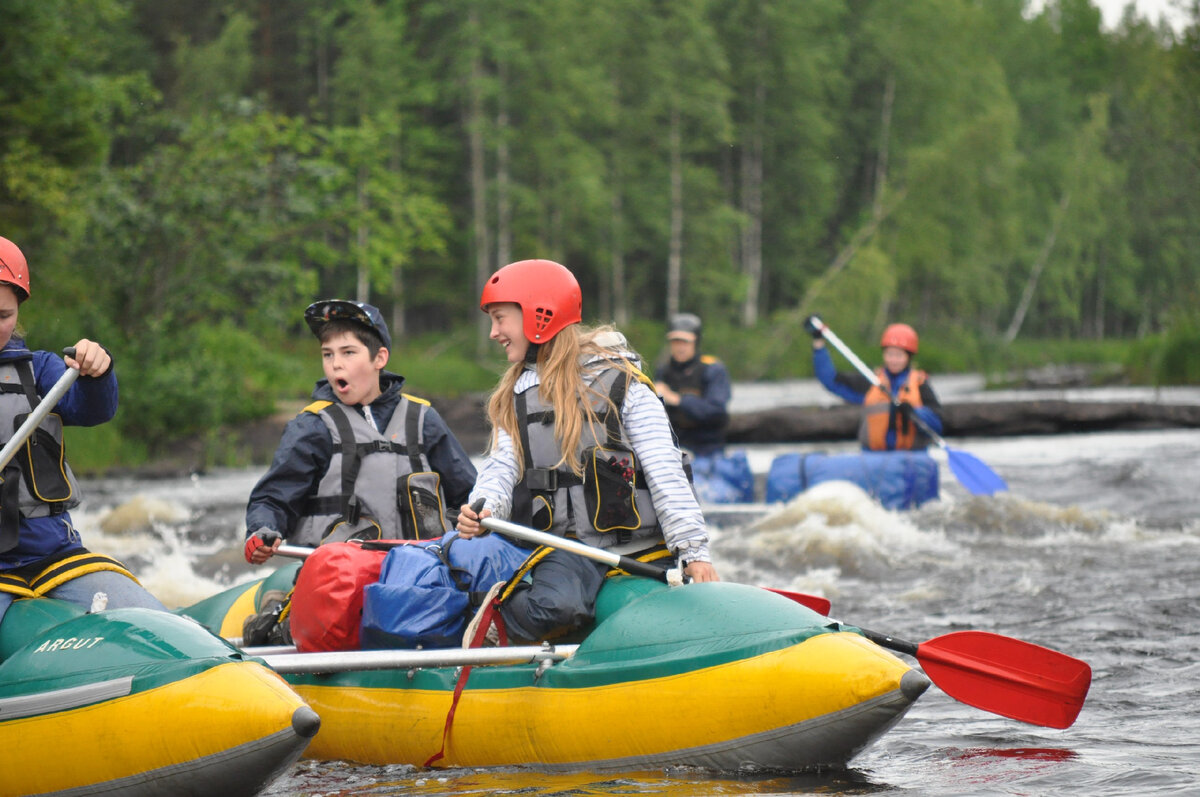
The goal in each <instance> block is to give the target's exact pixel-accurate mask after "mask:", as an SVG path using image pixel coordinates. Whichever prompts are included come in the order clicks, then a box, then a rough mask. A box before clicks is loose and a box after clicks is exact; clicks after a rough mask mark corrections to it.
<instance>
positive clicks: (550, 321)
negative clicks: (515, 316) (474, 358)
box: [479, 260, 583, 343]
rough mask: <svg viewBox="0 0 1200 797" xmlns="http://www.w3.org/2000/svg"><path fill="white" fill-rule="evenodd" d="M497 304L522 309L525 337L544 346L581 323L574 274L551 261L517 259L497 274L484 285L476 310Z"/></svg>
mask: <svg viewBox="0 0 1200 797" xmlns="http://www.w3.org/2000/svg"><path fill="white" fill-rule="evenodd" d="M496 302H513V303H514V304H518V305H520V306H521V313H522V314H523V315H524V327H525V337H526V338H528V339H529V341H530V342H531V343H545V342H546V341H548V340H550V339H551V338H553V337H554V336H555V335H557V334H558V333H559V332H561V331H562V330H563V329H565V328H566V327H567V326H568V325H570V324H578V323H579V322H580V321H582V320H583V293H582V292H581V291H580V290H579V281H578V280H576V279H575V275H574V274H572V273H571V272H570V271H569V270H567V267H566V266H561V265H559V264H558V263H555V262H554V261H553V260H519V261H517V262H516V263H509V264H508V265H507V266H505V267H504V268H502V269H500V270H499V271H497V272H496V273H495V274H493V275H492V276H491V278H490V279H489V280H488V281H487V284H486V285H484V286H483V295H482V296H480V297H479V309H480V310H483V311H484V312H487V306H488V305H489V304H494V303H496Z"/></svg>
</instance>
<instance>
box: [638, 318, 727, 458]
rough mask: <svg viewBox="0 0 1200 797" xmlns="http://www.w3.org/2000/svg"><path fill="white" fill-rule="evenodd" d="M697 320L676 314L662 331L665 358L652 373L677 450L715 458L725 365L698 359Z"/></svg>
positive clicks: (721, 438) (722, 420) (721, 440)
mask: <svg viewBox="0 0 1200 797" xmlns="http://www.w3.org/2000/svg"><path fill="white" fill-rule="evenodd" d="M700 331H701V327H700V317H699V316H696V315H693V314H692V313H678V314H676V315H674V316H672V317H671V322H670V324H669V325H668V326H667V343H668V345H669V346H670V358H669V359H668V360H667V361H666V362H664V363H662V364H661V365H660V366H659V367H658V369H657V370H656V371H655V373H654V382H655V385H656V387H657V389H658V395H659V396H661V397H662V400H663V404H665V405H666V407H667V417H668V418H669V419H670V420H671V427H672V428H674V429H675V434H676V435H677V436H678V437H679V444H680V445H681V446H683V447H684V448H686V449H688V450H689V451H691V452H692V453H693V454H694V455H695V456H698V457H708V456H719V455H721V454H722V453H723V452H724V449H725V427H727V426H728V425H729V399H730V397H731V393H732V388H731V386H730V384H729V371H728V370H726V368H725V364H724V363H722V362H721V361H720V360H718V359H717V358H716V357H713V356H711V355H707V354H705V355H702V354H700Z"/></svg>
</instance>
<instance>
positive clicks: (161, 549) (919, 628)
mask: <svg viewBox="0 0 1200 797" xmlns="http://www.w3.org/2000/svg"><path fill="white" fill-rule="evenodd" d="M938 387H939V392H942V393H943V399H944V400H945V398H946V397H947V395H948V394H949V395H950V397H953V392H954V390H955V384H954V383H949V382H944V381H943V380H939V383H938ZM958 388H959V389H961V391H963V392H964V393H969V392H970V391H971V390H973V389H974V386H973V384H970V383H967V382H963V383H961V384H960V385H958ZM806 391H807V392H809V393H811V395H812V397H813V398H816V396H817V393H816V392H815V391H814V386H813V385H811V384H789V385H786V386H769V387H766V388H759V387H757V386H743V387H742V388H741V390H740V395H739V391H738V390H737V389H735V402H736V401H738V400H739V398H740V400H741V402H742V403H741V406H742V407H747V408H748V407H750V406H755V407H758V406H764V405H765V404H769V403H771V401H772V400H773V401H774V402H776V403H777V402H779V401H783V400H795V399H796V396H797V395H799V394H800V393H805V392H806ZM806 395H807V394H806ZM1096 395H1097V394H1092V395H1089V396H1088V398H1096ZM1098 395H1100V396H1101V397H1104V396H1106V395H1107V396H1111V397H1113V398H1118V397H1119V398H1122V399H1124V398H1128V397H1129V395H1128V393H1127V392H1126V391H1120V392H1118V391H1110V392H1108V393H1104V392H1101V393H1099V394H1098ZM1182 395H1183V396H1185V400H1190V401H1196V400H1200V396H1197V395H1196V394H1195V393H1194V392H1192V393H1185V394H1182ZM1009 397H1010V398H1011V396H1009ZM1141 397H1142V398H1144V396H1141ZM1160 398H1161V396H1160ZM1171 400H1172V401H1177V400H1180V395H1179V394H1177V395H1172V396H1171ZM813 403H816V402H815V401H814V402H813ZM737 408H738V405H737V404H735V409H737ZM949 442H950V445H951V446H952V447H953V448H957V449H961V450H964V451H968V452H970V453H971V454H973V455H975V456H976V457H978V458H979V459H981V460H982V461H983V462H985V463H987V464H988V465H989V466H990V467H991V468H992V469H994V470H995V471H996V472H997V473H999V474H1000V475H1001V476H1003V477H1004V478H1005V479H1006V480H1007V481H1008V484H1009V487H1010V491H1009V492H1008V493H1005V494H1001V495H998V496H995V497H975V496H971V495H969V494H968V493H967V492H966V491H964V490H963V489H962V488H961V487H960V486H959V485H958V484H957V483H956V482H955V479H954V477H953V475H952V474H951V473H950V471H949V469H948V468H946V467H945V466H943V467H942V472H941V485H942V497H941V499H940V500H938V501H935V502H931V503H929V504H926V505H925V506H924V507H922V508H921V509H919V510H916V511H912V512H906V513H900V512H890V511H886V510H883V509H882V508H881V507H880V506H879V505H878V504H876V503H875V502H874V501H873V500H871V499H870V498H869V497H867V496H866V495H865V494H863V493H862V492H861V491H859V490H857V489H856V488H853V487H851V486H850V485H846V484H827V485H820V486H818V487H817V488H814V489H812V490H810V491H808V492H807V493H805V494H803V495H801V496H799V497H798V498H797V499H795V500H793V501H792V502H790V503H788V504H787V505H776V506H774V507H770V508H768V507H763V506H757V507H753V506H747V507H739V508H738V509H737V511H724V512H720V513H717V512H714V513H712V515H711V522H712V524H713V532H712V536H713V546H712V547H713V552H714V558H715V560H716V564H717V567H718V569H719V572H720V573H721V576H722V577H723V578H724V579H725V580H732V581H742V582H746V583H754V584H761V585H764V586H774V587H782V588H788V589H794V590H799V591H803V592H809V593H818V594H823V595H825V596H827V597H829V598H830V599H832V601H833V611H832V615H833V616H834V617H837V618H839V619H842V620H844V621H846V622H848V623H852V624H858V625H863V626H866V627H869V628H873V629H875V630H878V631H883V632H886V633H890V634H894V635H896V636H899V637H902V638H905V639H909V640H913V641H918V642H919V641H923V640H928V639H932V638H933V637H936V636H939V635H941V634H945V633H948V632H950V631H955V630H962V629H968V628H973V629H980V630H985V631H992V632H995V633H999V634H1004V635H1007V636H1012V637H1017V638H1020V639H1024V640H1028V641H1030V642H1035V643H1038V644H1041V645H1045V646H1047V647H1051V648H1054V649H1056V650H1060V651H1062V652H1064V653H1068V654H1070V655H1072V656H1075V657H1077V658H1081V659H1083V660H1085V661H1087V662H1088V663H1089V664H1090V665H1091V667H1092V670H1093V680H1092V688H1091V692H1090V694H1089V696H1088V699H1087V702H1086V703H1085V704H1084V707H1083V711H1082V712H1081V714H1080V716H1079V719H1078V720H1077V722H1076V723H1075V724H1074V725H1073V726H1072V727H1071V728H1069V729H1067V730H1051V729H1046V728H1040V727H1035V726H1031V725H1025V724H1022V723H1019V722H1016V721H1014V720H1008V719H1005V718H1002V717H999V716H995V715H992V714H989V713H986V712H983V711H980V710H978V709H974V708H971V707H970V706H966V705H964V704H961V703H958V702H956V701H955V700H953V699H952V698H950V697H948V696H946V695H945V694H944V693H942V692H941V691H939V690H938V689H937V688H936V687H933V688H931V689H930V690H929V691H928V692H927V693H926V694H925V695H924V696H923V697H922V698H921V699H920V700H919V701H918V702H917V703H916V705H915V706H914V707H913V708H912V710H911V711H910V712H909V713H908V714H907V715H906V717H905V718H904V719H903V720H901V722H900V723H899V724H898V725H897V726H896V727H895V728H893V729H892V730H891V731H890V732H889V733H888V734H886V735H885V736H884V737H883V738H882V739H880V740H879V741H878V742H877V743H876V744H875V745H874V746H873V747H871V748H869V749H868V750H866V751H865V752H864V753H862V754H861V755H860V756H859V757H858V758H856V759H854V760H853V761H852V762H851V766H850V767H849V768H847V769H844V770H838V771H833V772H823V773H814V774H802V775H788V776H779V775H769V776H768V775H754V776H750V775H743V776H738V775H724V776H718V775H713V774H712V773H703V772H694V771H686V770H670V771H657V772H638V773H629V774H627V775H622V776H620V777H614V776H612V775H598V774H593V773H586V772H583V773H577V774H573V775H547V774H542V773H536V772H530V771H527V770H520V769H510V770H499V771H474V770H451V771H430V770H419V769H415V768H412V767H407V766H394V767H368V766H360V765H356V764H350V763H346V762H309V761H304V762H301V763H299V764H297V765H296V766H295V767H294V768H293V769H292V770H291V771H290V772H289V773H288V774H287V775H285V776H284V777H283V778H281V779H280V780H278V781H276V783H275V784H274V785H272V787H271V788H270V789H269V790H268V791H267V792H265V793H266V794H269V795H280V796H282V795H379V794H400V793H404V794H418V795H449V794H465V795H485V794H487V795H494V794H500V795H503V794H521V795H568V794H569V795H615V794H622V795H624V794H658V795H743V794H745V795H750V794H771V795H809V794H823V795H828V794H843V795H850V794H855V795H857V794H872V795H900V794H905V795H961V794H996V795H1040V794H1078V795H1109V794H1112V795H1117V794H1151V793H1152V794H1200V709H1198V708H1197V705H1198V703H1197V698H1200V619H1198V616H1200V520H1198V519H1197V513H1196V508H1197V503H1198V501H1197V480H1196V465H1197V463H1198V462H1200V431H1193V430H1182V431H1181V430H1172V431H1142V432H1112V433H1092V434H1086V435H1075V436H1053V437H1023V438H1004V439H964V438H960V439H953V440H950V441H949ZM818 449H819V450H823V451H830V452H833V451H843V450H845V451H849V450H852V448H851V447H849V446H841V445H828V444H823V445H821V446H806V445H801V444H797V445H789V446H754V447H749V448H747V453H748V455H749V458H750V461H751V465H752V468H753V469H754V470H755V472H756V473H758V474H760V475H761V474H763V473H765V472H766V471H767V469H768V467H769V465H770V462H771V460H772V459H773V458H774V457H775V456H777V455H779V454H781V453H785V452H791V451H811V450H818ZM260 472H261V470H260V469H254V470H244V471H242V470H233V471H219V472H213V473H208V474H204V475H198V476H194V477H192V478H188V479H171V480H153V481H132V480H128V479H101V480H92V481H90V482H85V484H84V491H85V504H84V505H83V506H82V507H81V508H80V510H79V511H77V512H76V513H75V519H76V521H77V525H78V526H79V527H80V529H81V531H82V532H83V534H84V540H85V542H86V543H87V544H88V545H89V546H90V547H92V548H93V549H95V550H98V551H103V552H106V553H112V554H114V555H117V556H119V557H123V558H125V559H126V560H127V562H128V563H129V564H130V565H131V566H132V567H133V569H134V570H135V572H137V573H138V574H139V576H140V577H141V578H142V579H143V582H144V583H145V584H146V585H147V586H148V587H149V588H150V589H151V590H152V591H154V592H155V593H156V594H157V595H159V597H161V598H162V599H163V600H164V601H165V602H166V603H168V605H172V606H181V605H186V604H189V603H192V602H194V601H196V600H199V599H201V598H204V597H207V596H208V595H211V594H213V593H215V592H216V591H218V590H220V589H224V588H225V587H227V586H228V585H230V584H232V583H236V582H241V581H245V580H248V579H251V578H254V577H255V576H256V575H257V574H256V573H255V572H254V571H252V570H251V568H250V567H249V566H247V565H245V564H244V563H243V562H242V560H241V539H242V535H243V528H244V527H243V520H242V515H243V511H244V506H245V500H246V496H247V495H248V493H249V490H250V488H251V487H252V486H253V484H254V481H255V480H256V479H257V477H258V475H259V474H260ZM689 710H703V708H702V705H701V706H700V707H699V708H697V707H696V706H693V707H690V708H689ZM680 721H686V717H685V716H683V715H682V714H681V717H680ZM497 730H498V732H503V731H502V729H497Z"/></svg>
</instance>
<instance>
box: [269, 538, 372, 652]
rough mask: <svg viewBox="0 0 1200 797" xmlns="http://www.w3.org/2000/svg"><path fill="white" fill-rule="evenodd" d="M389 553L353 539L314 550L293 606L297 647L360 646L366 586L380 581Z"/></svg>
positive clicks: (294, 593) (298, 583) (311, 649)
mask: <svg viewBox="0 0 1200 797" xmlns="http://www.w3.org/2000/svg"><path fill="white" fill-rule="evenodd" d="M386 555H387V551H386V550H384V551H380V550H364V549H363V547H362V546H361V545H357V544H355V543H350V542H331V543H326V544H325V545H322V546H320V547H319V548H317V549H316V550H315V551H313V552H312V554H310V555H309V557H308V558H307V559H306V560H305V561H304V566H303V567H301V568H300V574H299V576H297V578H296V587H295V589H294V590H293V591H292V600H291V606H290V608H289V609H288V615H289V617H290V621H289V622H290V623H291V632H292V639H293V640H294V641H295V643H296V649H297V650H300V651H303V652H305V653H311V652H314V651H320V650H358V647H359V642H358V629H359V626H360V625H361V624H362V607H363V587H365V586H366V585H368V584H374V583H375V582H376V581H378V580H379V569H380V567H381V566H382V565H383V558H384V557H385V556H386Z"/></svg>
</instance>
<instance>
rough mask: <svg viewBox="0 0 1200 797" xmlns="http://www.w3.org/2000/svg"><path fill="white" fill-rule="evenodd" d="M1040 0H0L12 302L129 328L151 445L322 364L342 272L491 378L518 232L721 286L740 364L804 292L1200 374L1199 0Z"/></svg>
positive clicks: (419, 341)
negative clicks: (1118, 1) (1154, 19)
mask: <svg viewBox="0 0 1200 797" xmlns="http://www.w3.org/2000/svg"><path fill="white" fill-rule="evenodd" d="M1027 5H1028V4H1027V3H1026V2H1025V1H1024V0H906V2H894V0H803V2H800V1H799V0H795V1H792V0H690V1H689V2H668V1H667V0H525V1H524V2H519V1H518V0H505V1H503V2H497V1H493V2H485V1H480V0H423V1H422V0H322V2H316V1H315V0H288V2H282V1H281V0H253V1H252V2H245V1H244V0H241V1H238V2H234V0H172V1H171V2H161V1H160V0H0V9H2V15H3V16H2V19H3V33H2V34H0V235H4V236H5V237H8V238H10V239H12V240H14V241H16V242H17V243H18V244H19V245H20V246H21V247H22V248H23V249H24V251H25V253H26V255H27V256H28V259H29V262H30V268H31V271H32V274H33V282H34V287H33V299H32V301H30V302H29V303H28V304H27V305H26V306H25V307H24V308H22V313H21V318H22V322H23V325H24V326H25V328H26V329H27V330H28V332H29V334H30V342H31V344H33V345H35V346H38V347H41V348H56V347H59V346H61V345H66V344H67V343H70V342H73V341H74V340H75V339H76V338H77V337H78V336H80V335H86V336H88V337H91V338H94V339H97V340H100V341H101V342H103V343H105V344H106V345H107V346H109V348H110V349H112V350H113V351H114V353H115V355H116V357H117V360H118V363H119V372H120V374H121V378H122V402H123V403H122V412H121V414H120V416H119V420H118V425H117V426H118V429H119V430H120V432H121V434H122V436H123V438H124V439H128V440H135V441H139V442H140V444H142V445H143V446H145V447H146V450H147V451H150V452H151V453H152V452H153V451H154V450H156V449H159V450H161V449H162V448H163V447H165V446H169V445H170V444H171V441H172V440H175V439H177V438H178V437H179V436H182V435H189V434H194V433H195V432H197V431H199V430H204V429H209V428H214V427H215V426H216V425H219V424H224V423H230V422H236V421H239V420H243V419H246V418H249V417H254V416H257V415H261V414H263V413H265V412H268V411H269V410H270V408H271V406H272V405H273V403H274V401H275V400H276V399H277V398H279V397H280V395H281V394H289V395H302V394H303V390H304V387H303V386H304V385H306V384H308V385H311V382H312V378H313V376H314V373H315V371H316V366H315V362H314V361H315V356H314V351H313V349H312V348H311V339H310V338H308V337H307V332H306V331H305V330H304V328H303V325H302V324H301V323H300V312H301V310H302V308H303V307H304V306H305V305H307V304H308V303H309V302H310V301H312V300H313V299H315V298H320V297H324V296H335V295H336V296H343V297H349V298H360V299H365V300H369V301H371V302H372V303H375V304H377V305H379V306H380V307H381V308H383V310H384V312H385V314H386V315H387V317H388V319H389V322H390V324H391V326H392V327H393V335H394V337H396V338H397V339H403V340H407V341H410V343H409V344H408V350H409V351H419V352H421V353H422V355H423V359H422V361H421V363H420V364H418V365H417V366H416V367H410V368H408V369H407V371H406V373H408V375H409V376H410V377H414V381H416V382H418V383H421V382H424V381H426V379H427V381H428V383H429V384H431V385H434V386H452V385H454V384H459V385H470V384H487V383H488V382H490V381H491V379H492V378H493V375H494V373H495V370H496V363H495V362H494V360H495V357H494V356H493V355H492V354H491V353H490V352H487V341H486V338H485V335H484V334H483V327H482V324H483V316H482V314H480V313H479V312H478V310H477V304H476V302H477V300H478V295H479V286H480V285H481V284H482V282H483V280H484V279H485V277H486V275H488V274H489V273H490V272H491V271H492V270H494V269H495V268H497V267H498V266H500V265H503V264H504V263H506V262H508V261H511V260H517V259H522V258H527V257H548V258H552V259H556V260H559V261H560V262H563V263H565V264H567V265H568V266H569V267H570V268H571V269H572V270H574V271H575V273H576V274H577V275H578V276H579V277H580V280H581V282H582V283H583V287H584V295H585V315H586V317H587V320H589V321H608V320H612V321H615V322H616V323H617V324H618V325H622V326H623V327H625V328H628V329H630V330H631V331H632V332H635V333H636V335H631V337H632V338H633V339H634V340H635V342H638V341H643V340H646V341H653V340H656V339H657V338H655V337H654V335H656V334H657V332H658V331H660V330H661V324H662V321H663V319H664V318H665V317H666V316H667V315H668V314H669V313H671V312H673V311H676V310H678V309H685V310H692V311H695V312H699V313H701V314H702V315H703V316H704V317H705V320H706V325H707V327H708V328H709V329H710V330H716V331H720V333H721V334H720V336H717V335H714V334H709V335H708V336H707V339H708V340H709V342H710V347H711V346H712V345H714V344H713V341H718V340H722V339H724V340H726V341H727V343H728V350H727V351H723V352H722V354H723V355H724V356H725V357H726V359H727V360H729V361H731V363H732V364H733V366H734V372H735V376H736V377H739V378H762V377H772V376H778V375H783V374H787V373H789V369H790V368H792V367H796V366H795V364H796V363H800V365H799V366H798V367H799V368H801V369H803V367H805V365H806V361H807V357H806V355H804V354H803V349H801V350H800V352H799V353H798V352H797V350H796V346H797V343H796V341H797V340H798V339H799V336H800V335H802V334H803V333H802V332H800V321H801V319H802V318H803V317H804V315H805V314H807V313H809V312H813V311H819V312H820V313H821V314H822V315H823V316H824V317H825V318H826V319H827V320H829V321H830V322H831V324H834V325H835V327H836V328H838V329H839V331H841V332H842V333H843V336H844V337H846V338H847V340H853V341H858V342H862V341H868V340H870V339H871V338H872V336H874V335H878V330H879V329H880V328H881V327H882V325H883V324H884V323H885V322H887V321H891V320H904V321H908V322H909V323H911V324H913V325H914V326H917V327H918V328H919V329H920V330H921V331H922V334H923V336H925V339H926V340H929V341H930V347H929V348H930V350H931V351H930V354H931V356H934V357H935V358H936V356H937V352H938V351H939V350H940V351H942V352H947V351H949V350H951V349H958V350H960V351H965V352H967V355H972V353H974V354H979V355H980V356H982V354H983V353H986V352H995V351H997V350H1003V349H1005V348H1006V347H1008V348H1014V347H1020V346H1022V345H1026V346H1028V345H1030V341H1043V340H1056V341H1059V342H1060V343H1062V342H1079V341H1098V342H1100V345H1105V343H1106V342H1111V341H1123V342H1125V343H1129V342H1131V341H1133V342H1137V341H1142V342H1145V341H1155V343H1154V348H1153V349H1150V348H1147V349H1145V351H1153V352H1155V354H1154V356H1153V359H1155V361H1156V362H1159V363H1171V362H1175V365H1174V366H1173V369H1174V370H1173V373H1175V374H1176V375H1177V376H1178V375H1179V374H1183V375H1184V378H1191V379H1194V380H1197V381H1200V373H1197V372H1196V371H1197V370H1198V369H1197V365H1196V363H1195V362H1194V359H1193V360H1189V359H1188V357H1187V353H1188V352H1189V351H1193V350H1194V346H1195V344H1196V343H1197V342H1200V313H1198V312H1197V311H1196V310H1195V309H1194V308H1195V307H1196V306H1197V299H1198V298H1200V297H1198V296H1197V278H1196V275H1197V272H1198V269H1197V266H1196V265H1195V258H1196V254H1197V252H1200V189H1198V188H1197V186H1200V24H1198V23H1197V20H1198V19H1200V3H1197V2H1195V0H1191V2H1190V3H1189V6H1190V8H1189V14H1188V16H1189V18H1190V20H1191V22H1190V24H1189V25H1188V26H1187V27H1186V28H1185V29H1184V30H1182V31H1173V30H1171V29H1169V28H1167V27H1165V26H1162V27H1158V26H1156V25H1155V24H1153V23H1151V22H1149V21H1146V20H1143V19H1140V18H1137V17H1136V16H1135V15H1134V14H1133V13H1132V12H1127V13H1126V16H1125V18H1124V20H1123V22H1122V23H1121V24H1120V25H1119V26H1118V28H1117V29H1116V30H1106V29H1104V28H1102V27H1101V17H1100V13H1099V11H1098V10H1097V9H1096V8H1095V7H1094V6H1093V5H1092V4H1091V2H1090V0H1050V1H1049V2H1047V3H1045V6H1044V8H1041V10H1040V11H1038V12H1037V13H1033V12H1032V11H1031V10H1030V9H1029V8H1028V7H1027ZM939 342H940V345H939ZM1146 345H1149V344H1146ZM1172 347H1173V348H1172ZM398 348H400V347H398ZM1181 352H1182V353H1183V355H1182V360H1181V361H1179V358H1180V353H1181ZM646 353H648V354H652V353H653V352H646ZM922 354H923V356H925V355H926V352H925V351H924V350H923V352H922ZM1172 357H1176V358H1177V359H1176V361H1172V359H1171V358H1172ZM299 362H304V363H305V364H306V366H307V367H300V366H298V365H297V363H299ZM938 364H942V365H945V366H952V365H954V364H955V363H954V361H953V358H952V357H950V356H949V355H947V354H943V356H942V360H941V362H940V363H938ZM963 364H964V365H967V366H970V365H971V363H963ZM439 369H441V371H442V372H443V373H439ZM1189 369H1190V370H1189ZM450 370H453V371H454V374H455V375H454V376H453V377H451V376H450V375H448V374H447V373H444V372H447V371H450ZM414 372H415V373H414ZM422 377H425V378H426V379H423V378H422ZM456 380H457V381H456ZM425 389H426V390H428V389H429V388H425Z"/></svg>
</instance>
